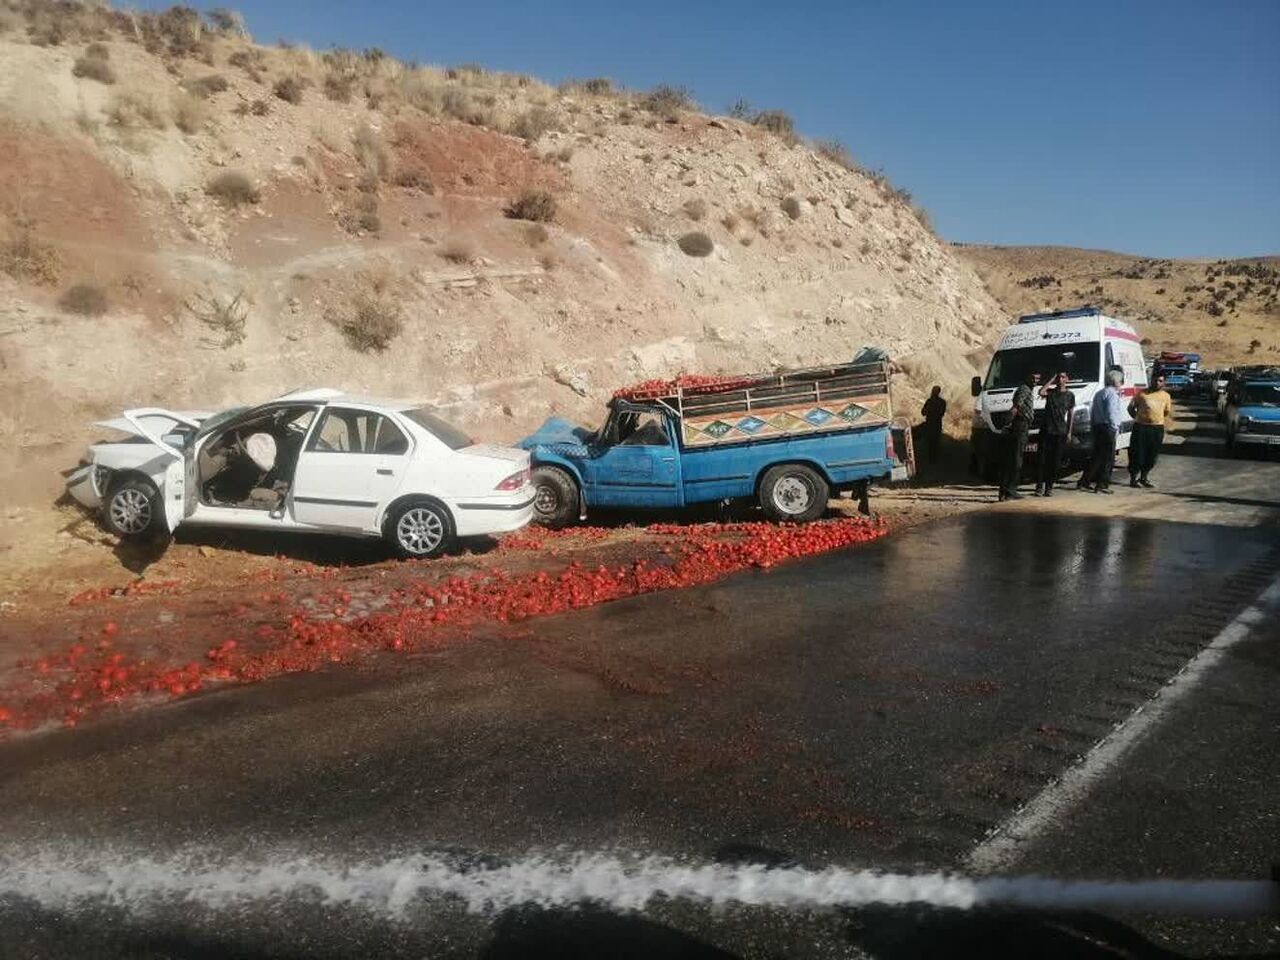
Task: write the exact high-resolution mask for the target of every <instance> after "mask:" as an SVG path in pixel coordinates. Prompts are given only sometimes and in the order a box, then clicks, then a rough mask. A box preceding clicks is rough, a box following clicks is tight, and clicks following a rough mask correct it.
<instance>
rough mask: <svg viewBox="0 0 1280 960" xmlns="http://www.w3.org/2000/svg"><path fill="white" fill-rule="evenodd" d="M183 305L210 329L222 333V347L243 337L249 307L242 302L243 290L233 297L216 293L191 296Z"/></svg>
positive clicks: (230, 344)
mask: <svg viewBox="0 0 1280 960" xmlns="http://www.w3.org/2000/svg"><path fill="white" fill-rule="evenodd" d="M183 306H185V307H186V308H187V310H188V311H190V312H191V314H192V315H193V316H194V317H195V318H196V319H197V320H199V321H200V322H201V323H203V324H204V325H205V326H206V327H208V328H209V329H210V330H213V331H215V332H217V333H220V334H222V342H221V346H222V347H223V349H226V348H227V347H234V346H235V345H236V344H237V343H241V342H243V341H244V338H245V322H246V321H247V320H248V319H249V307H248V304H246V303H245V302H244V291H243V290H241V291H240V292H238V293H237V294H236V295H235V296H234V297H230V298H225V297H219V296H217V295H213V296H208V297H193V298H192V299H190V300H187V301H186V302H185V303H184V304H183Z"/></svg>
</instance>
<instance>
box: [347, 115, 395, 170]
mask: <svg viewBox="0 0 1280 960" xmlns="http://www.w3.org/2000/svg"><path fill="white" fill-rule="evenodd" d="M351 147H352V150H353V151H354V153H355V155H356V159H357V160H358V161H359V162H360V166H361V167H363V168H364V171H365V173H366V174H368V175H369V176H370V177H372V178H373V179H374V180H375V182H376V181H379V180H383V179H385V178H386V176H387V172H388V170H389V169H390V167H391V160H390V158H389V156H388V155H387V148H386V145H385V144H384V143H383V142H382V137H380V136H379V135H378V132H377V131H376V130H374V129H373V127H371V126H369V124H367V123H363V124H361V125H360V126H359V127H358V128H357V129H356V132H355V133H354V134H352V137H351Z"/></svg>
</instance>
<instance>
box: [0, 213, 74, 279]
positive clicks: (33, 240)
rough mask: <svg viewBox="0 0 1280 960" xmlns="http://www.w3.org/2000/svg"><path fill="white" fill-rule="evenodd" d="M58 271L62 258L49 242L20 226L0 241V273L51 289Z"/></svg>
mask: <svg viewBox="0 0 1280 960" xmlns="http://www.w3.org/2000/svg"><path fill="white" fill-rule="evenodd" d="M61 272H62V255H61V254H60V253H59V252H58V248H57V247H55V246H54V245H53V244H51V243H45V242H44V241H42V240H40V239H39V238H38V237H37V236H36V235H35V234H34V233H33V232H32V230H31V229H30V227H23V228H21V229H19V230H17V231H16V232H15V233H14V234H13V235H12V236H8V237H5V238H4V239H3V240H2V241H0V273H6V274H8V275H9V276H11V277H13V278H14V279H15V280H27V281H30V282H31V283H35V284H39V285H41V286H48V287H51V286H53V285H54V284H55V283H57V282H58V277H59V275H60V274H61Z"/></svg>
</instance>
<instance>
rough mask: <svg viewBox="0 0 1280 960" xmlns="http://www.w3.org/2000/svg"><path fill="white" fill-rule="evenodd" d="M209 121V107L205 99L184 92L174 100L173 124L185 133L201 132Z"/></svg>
mask: <svg viewBox="0 0 1280 960" xmlns="http://www.w3.org/2000/svg"><path fill="white" fill-rule="evenodd" d="M208 122H209V108H208V106H207V105H206V104H205V102H204V101H203V100H201V99H200V98H199V97H197V96H194V95H193V94H190V93H184V94H182V95H181V96H179V97H177V98H176V99H175V100H174V101H173V125H174V126H175V127H177V128H178V129H179V130H181V131H182V132H183V133H186V134H192V133H199V132H200V131H201V130H203V129H204V126H205V124H206V123H208Z"/></svg>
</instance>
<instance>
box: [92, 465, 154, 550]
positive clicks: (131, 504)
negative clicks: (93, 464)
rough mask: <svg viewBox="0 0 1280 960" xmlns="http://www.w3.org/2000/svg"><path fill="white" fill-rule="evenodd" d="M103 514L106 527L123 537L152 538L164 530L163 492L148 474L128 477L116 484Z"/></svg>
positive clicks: (130, 538)
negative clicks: (161, 494) (146, 475)
mask: <svg viewBox="0 0 1280 960" xmlns="http://www.w3.org/2000/svg"><path fill="white" fill-rule="evenodd" d="M102 517H103V520H104V521H105V523H106V525H107V529H108V530H110V531H111V532H112V533H114V534H115V535H116V536H118V537H120V538H121V539H124V540H152V539H154V538H155V537H157V536H159V535H160V532H161V531H162V530H164V529H165V520H164V503H163V501H161V499H160V491H159V490H157V489H156V485H155V484H154V483H152V482H151V481H150V480H148V479H146V478H145V477H126V478H125V479H124V480H122V481H121V482H119V483H117V484H116V485H115V486H113V487H112V488H111V492H110V493H109V494H107V499H106V502H105V503H103V505H102Z"/></svg>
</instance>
